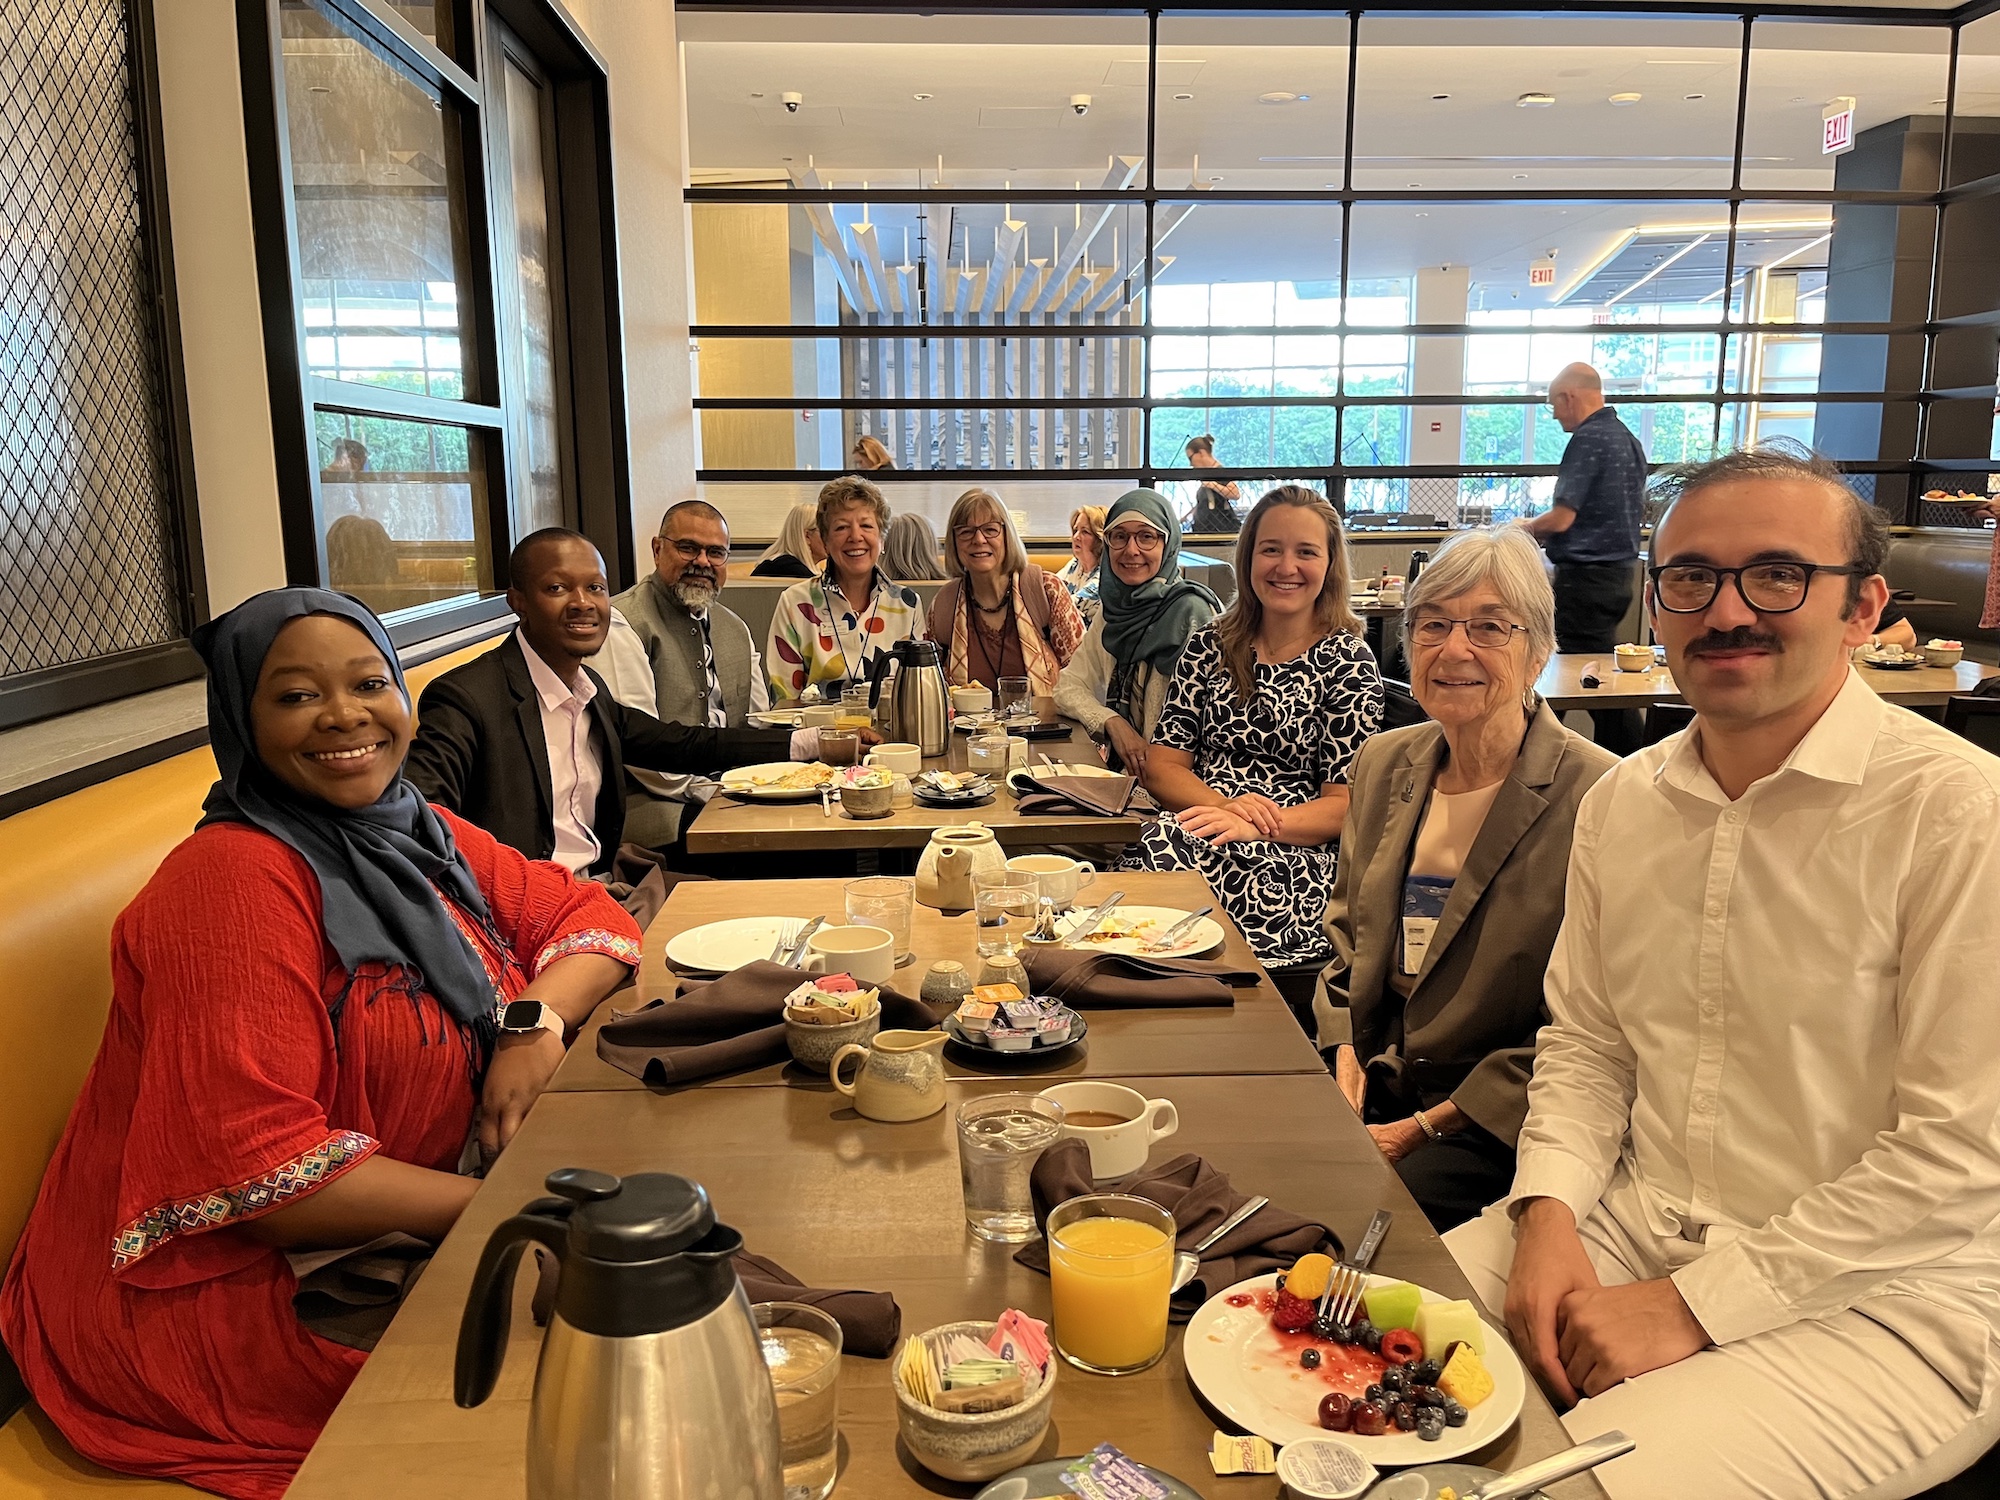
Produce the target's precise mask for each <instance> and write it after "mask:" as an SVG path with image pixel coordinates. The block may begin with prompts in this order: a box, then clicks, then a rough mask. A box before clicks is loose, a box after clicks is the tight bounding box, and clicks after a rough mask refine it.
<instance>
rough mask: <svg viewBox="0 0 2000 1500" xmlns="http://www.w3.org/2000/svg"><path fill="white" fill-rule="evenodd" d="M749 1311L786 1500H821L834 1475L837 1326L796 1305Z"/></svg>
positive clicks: (816, 1311) (770, 1305)
mask: <svg viewBox="0 0 2000 1500" xmlns="http://www.w3.org/2000/svg"><path fill="white" fill-rule="evenodd" d="M750 1311H751V1314H752V1316H754V1317H755V1318H756V1320H757V1342H758V1345H759V1346H760V1347H761V1348H762V1350H763V1352H764V1365H765V1367H766V1368H767V1369H769V1370H770V1372H771V1384H772V1386H773V1387H775V1389H776V1390H777V1394H778V1445H779V1448H780V1450H781V1451H782V1453H783V1455H784V1464H785V1496H786V1500H824V1497H825V1496H827V1495H829V1494H831V1493H832V1492H833V1481H834V1480H835V1478H837V1477H838V1475H839V1471H840V1325H839V1324H838V1323H836V1322H834V1321H833V1319H832V1318H830V1317H828V1316H827V1315H826V1314H825V1313H823V1312H821V1311H820V1310H819V1309H818V1308H816V1307H807V1306H806V1305H805V1304H804V1303H802V1302H759V1303H758V1304H757V1305H756V1306H755V1307H753V1308H751V1309H750Z"/></svg>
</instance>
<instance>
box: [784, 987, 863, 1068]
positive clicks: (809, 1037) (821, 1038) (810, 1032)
mask: <svg viewBox="0 0 2000 1500" xmlns="http://www.w3.org/2000/svg"><path fill="white" fill-rule="evenodd" d="M881 1029H882V1006H881V1002H879V1001H873V1000H871V1001H870V1002H869V1004H868V1014H867V1015H865V1016H863V1017H862V1018H861V1019H860V1020H858V1021H848V1022H846V1023H845V1024H844V1025H840V1026H815V1025H813V1024H812V1023H811V1022H810V1021H794V1020H793V1019H792V1013H791V1008H790V1007H789V1006H787V1007H786V1009H785V1045H786V1046H787V1047H789V1048H791V1049H792V1057H793V1059H794V1060H795V1061H797V1062H798V1064H799V1065H800V1066H801V1067H806V1068H813V1069H816V1070H817V1071H819V1072H822V1073H824V1072H825V1071H826V1065H827V1064H828V1063H830V1062H832V1061H833V1054H834V1053H836V1052H838V1051H839V1050H840V1049H841V1048H842V1047H845V1046H846V1045H847V1044H848V1043H849V1042H852V1043H854V1044H855V1045H856V1046H857V1047H865V1046H867V1045H868V1043H869V1042H870V1041H872V1040H874V1037H875V1033H876V1032H878V1031H880V1030H881Z"/></svg>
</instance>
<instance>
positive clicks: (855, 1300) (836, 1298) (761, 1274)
mask: <svg viewBox="0 0 2000 1500" xmlns="http://www.w3.org/2000/svg"><path fill="white" fill-rule="evenodd" d="M735 1264H736V1274H737V1276H738V1277H740V1278H741V1279H742V1282H743V1290H744V1291H746V1292H748V1293H749V1294H750V1300H751V1301H752V1302H803V1303H805V1304H806V1306H808V1307H816V1308H818V1309H819V1310H820V1311H821V1312H823V1313H825V1314H826V1315H827V1316H828V1317H829V1318H832V1319H833V1321H834V1322H836V1323H838V1324H839V1325H840V1340H841V1349H842V1351H843V1352H845V1353H848V1354H865V1355H867V1356H868V1358H870V1359H887V1358H888V1357H889V1351H890V1350H892V1349H894V1348H895V1347H896V1337H897V1335H898V1334H900V1333H901V1332H902V1331H903V1310H902V1308H900V1307H898V1306H897V1305H896V1299H895V1296H894V1295H893V1294H891V1293H889V1292H852V1291H832V1290H828V1289H827V1288H824V1287H812V1286H806V1285H805V1284H804V1283H803V1282H801V1281H800V1280H799V1278H798V1277H796V1276H794V1275H793V1274H792V1273H791V1272H790V1271H787V1270H786V1269H785V1268H784V1267H783V1266H781V1265H779V1264H778V1263H777V1262H776V1261H774V1260H766V1259H765V1258H764V1257H763V1256H761V1255H752V1254H750V1253H749V1252H748V1251H747V1250H746V1251H745V1252H744V1253H743V1254H741V1255H739V1256H737V1257H736V1262H735Z"/></svg>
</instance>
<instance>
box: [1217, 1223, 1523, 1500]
mask: <svg viewBox="0 0 2000 1500" xmlns="http://www.w3.org/2000/svg"><path fill="white" fill-rule="evenodd" d="M1334 1273H1335V1267H1334V1264H1333V1262H1332V1260H1330V1259H1329V1258H1328V1257H1326V1256H1324V1255H1317V1254H1315V1255H1305V1256H1301V1257H1299V1259H1298V1261H1297V1262H1296V1263H1294V1265H1293V1266H1292V1268H1291V1270H1290V1271H1289V1272H1273V1273H1271V1274H1270V1275H1266V1276H1253V1277H1251V1278H1250V1279H1249V1280H1248V1281H1239V1282H1238V1283H1237V1284H1236V1285H1234V1286H1232V1287H1229V1288H1227V1289H1225V1290H1224V1291H1221V1292H1218V1293H1217V1294H1216V1295H1215V1296H1213V1297H1211V1298H1209V1299H1208V1301H1207V1302H1205V1303H1203V1304H1202V1305H1201V1307H1200V1309H1199V1310H1198V1311H1197V1312H1196V1313H1195V1315H1194V1317H1193V1318H1192V1319H1190V1320H1189V1322H1188V1325H1187V1331H1186V1333H1185V1334H1184V1335H1183V1336H1182V1340H1181V1349H1182V1353H1183V1355H1184V1356H1185V1358H1186V1361H1187V1372H1188V1378H1189V1379H1190V1380H1192V1381H1193V1382H1194V1384H1195V1388H1196V1389H1197V1390H1199V1391H1200V1392H1201V1394H1202V1396H1203V1397H1204V1398H1205V1399H1206V1400H1207V1401H1208V1403H1209V1404H1210V1405H1211V1406H1213V1407H1214V1408H1215V1409H1216V1410H1217V1411H1219V1412H1221V1413H1222V1415H1223V1416H1225V1417H1227V1418H1228V1419H1229V1420H1230V1421H1232V1422H1234V1423H1236V1424H1237V1425H1238V1426H1240V1427H1242V1428H1245V1429H1246V1430H1248V1431H1250V1432H1254V1433H1256V1434H1258V1435H1259V1436H1261V1437H1266V1438H1269V1439H1270V1440H1271V1441H1272V1442H1274V1443H1277V1444H1280V1445H1283V1444H1285V1443H1294V1442H1299V1441H1302V1440H1304V1439H1308V1438H1319V1437H1325V1436H1327V1435H1329V1434H1333V1435H1337V1436H1338V1437H1339V1438H1340V1439H1341V1440H1342V1441H1343V1442H1349V1443H1352V1444H1353V1445H1354V1447H1355V1448H1357V1449H1358V1450H1360V1452H1361V1454H1362V1456H1363V1457H1365V1458H1366V1459H1367V1460H1368V1461H1369V1462H1370V1463H1372V1464H1375V1465H1377V1466H1379V1467H1387V1466H1390V1465H1402V1464H1419V1463H1427V1462H1430V1461H1432V1460H1436V1459H1442V1458H1451V1457H1454V1456H1456V1455H1458V1454H1462V1453H1472V1452H1476V1451H1477V1450H1479V1449H1481V1448H1484V1447H1486V1446H1487V1445H1488V1444H1490V1443H1492V1442H1493V1441H1494V1440H1495V1439H1497V1438H1499V1437H1500V1436H1501V1435H1502V1434H1504V1433H1505V1432H1506V1431H1507V1429H1508V1428H1509V1427H1511V1426H1513V1424H1514V1420H1515V1418H1516V1417H1518V1416H1519V1415H1520V1414H1521V1402H1522V1400H1523V1399H1524V1398H1525V1397H1526V1395H1527V1390H1528V1380H1527V1373H1526V1371H1524V1370H1523V1369H1522V1367H1521V1362H1520V1360H1519V1359H1518V1358H1517V1357H1516V1356H1515V1354H1514V1351H1513V1349H1512V1348H1511V1347H1509V1345H1508V1343H1507V1336H1506V1335H1505V1334H1504V1333H1502V1332H1500V1331H1499V1330H1498V1329H1497V1328H1494V1327H1493V1326H1492V1325H1490V1324H1488V1323H1487V1322H1485V1321H1484V1320H1483V1319H1482V1318H1481V1317H1480V1316H1479V1313H1478V1310H1477V1309H1476V1308H1475V1307H1474V1306H1473V1305H1472V1304H1471V1303H1470V1302H1454V1301H1452V1300H1450V1299H1448V1298H1445V1297H1441V1296H1439V1295H1438V1294H1437V1293H1436V1292H1432V1291H1429V1290H1426V1289H1425V1288H1423V1287H1420V1286H1417V1285H1415V1284H1414V1283H1412V1282H1407V1281H1396V1280H1394V1279H1393V1278H1391V1277H1387V1276H1374V1275H1371V1276H1369V1277H1368V1278H1367V1283H1368V1284H1367V1288H1366V1290H1365V1291H1364V1292H1363V1294H1362V1296H1363V1301H1362V1303H1361V1306H1360V1307H1359V1308H1358V1309H1357V1311H1356V1315H1355V1318H1354V1320H1353V1321H1352V1322H1350V1323H1348V1324H1345V1325H1341V1326H1338V1327H1336V1326H1334V1325H1332V1324H1331V1323H1330V1322H1328V1321H1326V1320H1323V1319H1321V1318H1320V1316H1319V1313H1318V1305H1319V1299H1320V1295H1321V1293H1322V1292H1324V1291H1325V1289H1326V1286H1327V1283H1328V1281H1329V1279H1330V1278H1331V1277H1332V1276H1333V1275H1334ZM1294 1288H1296V1289H1297V1290H1296V1291H1295V1290H1294Z"/></svg>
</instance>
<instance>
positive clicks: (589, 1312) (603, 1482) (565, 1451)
mask: <svg viewBox="0 0 2000 1500" xmlns="http://www.w3.org/2000/svg"><path fill="white" fill-rule="evenodd" d="M547 1185H548V1188H549V1191H550V1193H552V1194H554V1195H555V1196H552V1197H547V1198H537V1199H535V1200H534V1201H533V1202H531V1203H529V1204H528V1205H527V1206H526V1207H524V1208H523V1209H522V1210H521V1211H520V1212H519V1213H518V1214H516V1215H514V1217H513V1218H511V1219H508V1220H507V1221H506V1222H505V1223H503V1224H501V1225H500V1226H499V1228H497V1229H495V1230H494V1231H493V1237H492V1238H491V1239H489V1240H488V1241H487V1242H486V1251H485V1253H484V1254H483V1255H481V1256H480V1258H479V1269H478V1271H477V1272H476V1273H475V1274H474V1276H473V1278H472V1291H471V1293H470V1295H469V1296H468V1297H467V1299H466V1304H465V1317H464V1320H463V1321H462V1322H461V1323H460V1325H459V1330H458V1368H457V1381H456V1386H457V1388H456V1392H455V1395H456V1399H457V1401H458V1404H459V1405H460V1406H477V1405H479V1403H480V1402H482V1401H484V1400H485V1399H486V1398H487V1397H488V1396H489V1395H491V1394H492V1391H493V1383H494V1381H496V1380H497V1379H498V1378H499V1375H500V1365H501V1362H502V1360H503V1359H504V1358H505V1357H506V1351H507V1328H508V1322H509V1312H510V1309H511V1306H512V1303H513V1294H514V1271H515V1268H516V1267H517V1266H518V1265H519V1264H520V1259H521V1252H522V1251H523V1250H524V1249H526V1248H527V1247H528V1245H529V1244H530V1243H534V1244H538V1245H542V1246H546V1247H547V1248H548V1249H549V1250H550V1251H552V1252H553V1253H554V1254H555V1256H556V1258H557V1259H558V1260H559V1261H560V1262H561V1263H562V1275H561V1279H560V1281H559V1282H558V1285H557V1290H556V1304H555V1311H554V1313H553V1314H552V1315H551V1317H550V1319H549V1327H548V1332H547V1334H546V1335H545V1336H544V1338H543V1340H542V1355H541V1362H540V1364H539V1365H538V1366H537V1367H536V1370H535V1396H534V1404H533V1406H532V1408H531V1409H530V1412H529V1416H528V1500H783V1496H784V1468H783V1465H782V1462H781V1460H780V1448H779V1441H778V1405H777V1398H776V1396H775V1395H774V1394H773V1392H772V1386H771V1376H770V1372H769V1371H768V1370H767V1369H766V1368H765V1365H764V1357H763V1354H762V1352H761V1350H760V1348H759V1345H758V1341H757V1329H756V1324H755V1322H754V1321H753V1320H752V1318H751V1315H750V1299H749V1298H748V1297H747V1296H745V1295H744V1292H743V1285H742V1283H741V1282H740V1281H738V1280H737V1278H736V1268H735V1267H734V1266H733V1265H731V1264H730V1258H731V1257H732V1256H734V1255H735V1254H736V1253H737V1252H738V1251H740V1250H741V1249H742V1248H743V1236H742V1235H740V1234H738V1233H737V1232H736V1231H735V1230H734V1229H731V1228H730V1227H729V1226H728V1225H726V1224H718V1223H717V1222H716V1220H715V1211H714V1210H713V1209H712V1208H711V1207H710V1206H709V1202H708V1194H707V1193H706V1192H704V1191H703V1190H702V1188H701V1185H700V1184H699V1183H693V1182H689V1181H688V1180H687V1179H686V1178H682V1177H672V1176H668V1175H667V1174H665V1173H659V1172H641V1173H635V1174H634V1175H633V1176H630V1177H627V1178H625V1179H623V1180H622V1181H621V1180H620V1179H618V1178H616V1177H612V1176H608V1175H607V1174H605V1173H603V1172H586V1171H582V1170H580V1169H578V1168H575V1167H566V1168H564V1169H563V1170H561V1171H558V1172H551V1173H550V1174H549V1177H548V1184H547Z"/></svg>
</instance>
